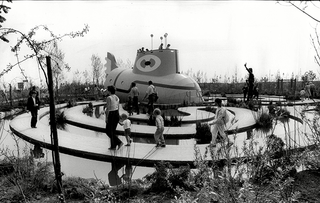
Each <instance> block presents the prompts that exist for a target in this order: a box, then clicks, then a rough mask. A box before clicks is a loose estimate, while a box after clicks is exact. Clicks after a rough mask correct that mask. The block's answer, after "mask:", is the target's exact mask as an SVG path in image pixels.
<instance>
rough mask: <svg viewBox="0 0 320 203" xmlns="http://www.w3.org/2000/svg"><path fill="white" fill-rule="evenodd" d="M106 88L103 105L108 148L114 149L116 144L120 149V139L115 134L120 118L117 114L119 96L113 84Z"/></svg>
mask: <svg viewBox="0 0 320 203" xmlns="http://www.w3.org/2000/svg"><path fill="white" fill-rule="evenodd" d="M107 90H108V92H109V94H110V95H109V96H108V97H107V103H106V106H105V122H106V134H107V136H108V137H109V138H110V142H111V146H110V148H109V149H110V150H115V149H116V147H117V146H118V149H120V148H121V147H122V145H123V143H122V141H121V140H120V139H119V138H118V136H117V135H116V129H117V125H118V123H119V120H120V118H119V117H120V116H119V102H120V100H119V97H118V96H117V95H115V93H116V89H115V87H114V86H112V85H111V86H108V87H107Z"/></svg>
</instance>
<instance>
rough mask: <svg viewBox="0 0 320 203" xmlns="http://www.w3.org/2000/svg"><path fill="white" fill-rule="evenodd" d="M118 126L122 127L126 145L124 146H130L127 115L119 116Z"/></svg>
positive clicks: (129, 128) (129, 124) (129, 125)
mask: <svg viewBox="0 0 320 203" xmlns="http://www.w3.org/2000/svg"><path fill="white" fill-rule="evenodd" d="M119 124H120V125H122V126H123V129H124V136H125V137H126V140H127V144H126V145H125V146H130V144H131V142H132V139H131V138H130V135H131V121H130V120H129V119H128V116H127V114H125V113H123V114H121V120H120V121H119Z"/></svg>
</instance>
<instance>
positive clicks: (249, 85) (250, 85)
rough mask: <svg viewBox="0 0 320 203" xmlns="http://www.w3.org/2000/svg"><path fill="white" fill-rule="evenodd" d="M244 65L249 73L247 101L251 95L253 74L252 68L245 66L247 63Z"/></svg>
mask: <svg viewBox="0 0 320 203" xmlns="http://www.w3.org/2000/svg"><path fill="white" fill-rule="evenodd" d="M244 67H245V68H246V70H247V71H248V73H249V77H248V101H249V100H251V99H252V97H253V84H254V75H253V70H252V68H247V63H245V64H244Z"/></svg>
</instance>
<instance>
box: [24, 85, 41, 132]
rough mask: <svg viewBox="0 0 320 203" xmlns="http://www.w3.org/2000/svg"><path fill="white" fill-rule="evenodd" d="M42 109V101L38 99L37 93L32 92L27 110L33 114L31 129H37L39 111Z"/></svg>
mask: <svg viewBox="0 0 320 203" xmlns="http://www.w3.org/2000/svg"><path fill="white" fill-rule="evenodd" d="M39 108H40V100H39V97H37V92H36V91H35V90H32V91H31V92H30V96H29V98H28V102H27V110H28V111H30V113H31V128H36V127H37V126H36V125H37V121H38V110H39Z"/></svg>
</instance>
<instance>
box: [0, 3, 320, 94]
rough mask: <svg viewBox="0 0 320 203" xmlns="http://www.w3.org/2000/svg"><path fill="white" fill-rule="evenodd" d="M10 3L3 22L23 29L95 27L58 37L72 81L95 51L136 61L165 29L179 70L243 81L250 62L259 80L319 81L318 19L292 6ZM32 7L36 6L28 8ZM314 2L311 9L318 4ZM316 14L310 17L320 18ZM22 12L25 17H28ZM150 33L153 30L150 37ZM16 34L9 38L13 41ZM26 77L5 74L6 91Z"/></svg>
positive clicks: (33, 71) (35, 73) (0, 66)
mask: <svg viewBox="0 0 320 203" xmlns="http://www.w3.org/2000/svg"><path fill="white" fill-rule="evenodd" d="M281 3H283V2H281ZM317 3H318V2H314V4H317ZM8 6H9V7H11V9H10V11H9V13H8V14H6V16H5V17H6V18H7V21H5V22H4V23H3V27H12V28H15V29H18V30H20V31H22V32H24V33H27V32H28V31H29V30H30V29H31V28H33V27H35V26H37V25H42V24H45V25H47V26H48V27H49V29H51V30H52V31H53V32H54V33H55V34H57V35H58V34H60V35H61V34H65V33H69V32H71V31H77V30H81V29H82V28H83V27H84V24H88V25H89V27H90V28H89V32H88V34H86V35H85V36H84V37H80V38H75V39H67V38H65V39H63V40H62V42H59V48H60V49H61V50H62V51H63V52H64V53H65V62H66V63H68V64H69V66H70V67H71V71H70V73H66V75H67V78H66V80H67V81H68V82H69V83H70V82H72V80H73V75H74V72H75V71H77V70H78V71H79V72H81V73H82V72H83V71H85V70H87V71H89V72H90V71H91V70H92V67H91V56H92V55H93V54H96V55H98V56H99V57H100V59H101V61H102V63H103V65H104V64H105V63H106V61H105V57H106V56H107V52H110V53H112V54H114V56H115V58H116V59H117V60H119V59H120V60H122V61H124V62H127V61H130V62H131V64H133V63H134V60H135V54H136V50H137V49H139V48H141V47H145V48H149V49H150V48H151V46H153V49H156V48H157V47H158V46H159V44H160V43H161V40H160V37H161V36H162V37H163V35H164V34H165V33H168V37H167V43H168V44H171V48H172V49H177V50H179V63H180V70H181V72H182V73H187V72H188V71H192V73H194V74H196V73H197V72H198V71H200V72H202V73H204V74H205V75H206V79H207V81H210V80H211V79H212V78H217V77H218V78H221V79H220V81H225V80H226V79H228V78H230V79H232V77H237V80H238V81H240V80H241V78H242V79H245V78H246V77H247V71H246V70H245V68H244V63H247V64H248V67H251V68H253V73H254V75H255V78H256V79H257V80H260V79H261V78H262V77H267V78H269V80H273V79H274V78H275V76H276V75H277V74H278V75H280V76H281V77H283V78H284V79H289V78H291V77H292V75H294V76H301V75H303V74H304V73H305V72H306V71H309V70H311V71H313V72H314V73H316V75H317V78H319V71H318V70H319V66H318V65H317V64H316V63H315V62H314V59H313V57H314V55H315V51H314V49H313V47H312V44H311V42H310V35H313V34H314V29H315V21H313V20H312V19H311V18H310V17H308V16H306V15H305V14H303V13H302V12H301V11H298V10H297V9H296V8H294V7H293V6H288V4H285V5H281V4H280V3H277V2H269V1H262V2H261V1H250V2H247V1H222V2H221V1H208V2H206V1H205V2H197V1H189V2H179V1H178V2H174V1H152V2H144V1H142V2H141V1H138V2H135V1H125V2H114V1H111V2H110V1H92V2H89V1H80V2H79V1H77V2H74V1H67V2H51V1H45V2H38V1H36V2H34V1H19V2H13V3H11V4H8ZM26 6H28V7H30V9H29V8H28V9H25V8H26ZM49 6H50V9H47V8H48V7H49ZM311 6H312V5H309V7H308V8H307V9H312V8H311ZM313 9H314V8H313ZM316 11H318V10H316ZM161 12H163V14H161ZM310 12H312V11H310ZM159 13H160V14H159ZM318 13H319V12H318ZM318 13H311V14H314V15H315V17H318V19H320V17H319V14H318ZM66 15H67V16H68V17H67V18H66ZM17 16H19V17H20V16H22V17H23V18H24V21H21V19H20V18H19V17H17ZM151 34H153V35H154V37H153V40H152V42H151V37H150V35H151ZM17 38H18V36H12V37H10V44H11V45H12V44H13V43H14V42H15V41H16V39H17ZM10 44H5V43H4V42H1V46H0V51H1V53H2V56H3V57H1V58H2V59H5V60H1V61H0V72H2V71H3V70H4V69H5V68H6V66H7V65H8V64H10V63H11V64H14V62H15V57H14V54H13V53H11V52H10ZM19 57H20V58H22V57H23V55H21V56H19ZM20 65H21V68H22V69H23V70H24V72H25V74H26V75H27V76H28V77H30V80H32V81H34V83H35V84H37V85H40V79H41V80H42V83H44V76H43V73H41V72H40V73H39V70H38V67H37V64H36V63H35V60H32V61H28V62H26V63H22V64H20ZM22 78H23V77H22V75H21V73H20V70H19V68H18V67H14V68H13V70H12V71H10V72H9V73H7V74H5V75H4V76H3V77H2V78H0V81H1V83H2V85H0V86H1V87H0V88H3V84H8V83H16V82H19V80H21V79H22ZM204 79H205V78H204ZM298 79H300V78H298ZM229 81H230V80H229ZM42 85H43V84H42Z"/></svg>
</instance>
